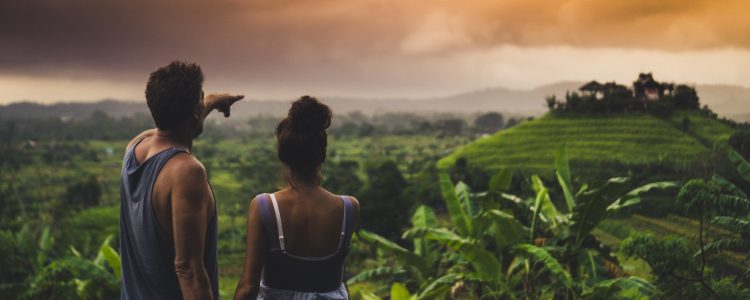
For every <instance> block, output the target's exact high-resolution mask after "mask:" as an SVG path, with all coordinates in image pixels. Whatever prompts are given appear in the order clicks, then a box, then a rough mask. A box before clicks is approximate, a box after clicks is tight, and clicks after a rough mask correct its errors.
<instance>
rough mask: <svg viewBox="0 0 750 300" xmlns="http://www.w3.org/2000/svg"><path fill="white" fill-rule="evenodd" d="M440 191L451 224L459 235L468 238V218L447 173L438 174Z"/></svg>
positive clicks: (469, 231)
mask: <svg viewBox="0 0 750 300" xmlns="http://www.w3.org/2000/svg"><path fill="white" fill-rule="evenodd" d="M440 190H441V191H442V192H443V199H444V200H445V207H446V208H448V213H449V214H450V216H451V222H453V226H455V227H456V229H457V230H458V232H459V233H460V234H461V235H464V236H468V235H469V234H470V233H471V223H470V220H469V217H468V216H467V214H466V212H465V211H464V209H463V206H462V205H461V202H460V201H459V200H458V195H456V189H455V187H454V186H453V183H452V182H451V178H450V176H448V174H447V173H440Z"/></svg>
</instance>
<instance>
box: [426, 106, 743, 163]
mask: <svg viewBox="0 0 750 300" xmlns="http://www.w3.org/2000/svg"><path fill="white" fill-rule="evenodd" d="M685 118H688V119H689V120H690V121H689V122H687V123H688V125H687V127H686V128H687V130H684V128H683V119H685ZM732 132H733V129H732V128H731V127H729V126H727V125H725V124H723V123H721V122H719V121H716V120H714V119H711V118H709V117H706V116H704V115H702V114H700V113H699V112H692V111H678V112H676V113H674V114H673V115H672V116H671V117H670V118H669V119H660V118H657V117H654V116H651V115H649V114H645V113H623V114H617V115H607V116H584V115H552V114H547V115H545V116H543V117H540V118H537V119H534V120H531V121H526V122H523V123H521V124H519V125H517V126H515V127H513V128H511V129H508V130H502V131H500V132H498V133H495V134H494V135H491V136H487V137H483V138H480V139H478V140H476V141H474V142H472V143H470V144H468V145H466V146H464V147H462V148H459V149H457V150H455V151H453V152H452V153H451V154H450V155H448V156H446V157H445V158H443V159H442V160H440V161H439V162H438V167H439V168H441V169H448V168H450V167H451V166H453V165H454V164H455V163H456V160H457V159H459V158H462V157H463V158H466V159H467V161H468V164H469V166H471V167H479V168H481V169H484V170H487V171H496V170H499V169H513V170H525V171H531V172H538V173H542V174H545V173H547V172H551V171H552V170H553V160H554V151H555V149H556V148H557V146H558V145H560V144H566V145H567V147H568V153H569V157H570V160H571V162H572V164H573V167H576V168H578V169H579V170H583V171H585V169H587V168H594V167H597V166H599V165H601V163H603V162H606V163H619V164H623V165H645V164H650V163H657V162H665V163H667V164H670V165H673V166H681V165H689V164H690V163H691V162H694V161H695V160H696V159H698V158H699V157H703V156H704V155H705V154H707V153H708V152H710V151H711V148H712V147H713V144H715V143H716V142H718V141H721V140H723V139H726V137H728V136H729V135H730V134H731V133H732Z"/></svg>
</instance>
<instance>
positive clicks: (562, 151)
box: [555, 144, 576, 212]
mask: <svg viewBox="0 0 750 300" xmlns="http://www.w3.org/2000/svg"><path fill="white" fill-rule="evenodd" d="M555 173H556V174H557V181H558V182H559V183H560V187H561V188H562V190H563V195H564V196H565V204H567V205H568V212H572V211H573V208H574V207H575V206H576V199H575V197H573V185H572V183H571V181H570V164H569V162H568V148H567V147H566V146H565V144H562V145H559V146H558V147H557V151H556V152H555Z"/></svg>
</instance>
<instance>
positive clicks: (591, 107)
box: [545, 84, 708, 116]
mask: <svg viewBox="0 0 750 300" xmlns="http://www.w3.org/2000/svg"><path fill="white" fill-rule="evenodd" d="M564 100H565V101H561V100H559V99H557V97H556V96H554V95H553V96H548V97H547V98H546V99H545V101H546V104H547V108H548V109H549V110H550V111H551V112H574V113H583V114H601V113H618V112H628V111H646V112H650V113H653V114H655V115H658V116H668V115H669V114H670V113H671V112H672V111H674V110H676V109H700V108H701V107H700V98H699V97H698V93H697V92H696V91H695V88H693V87H691V86H687V85H683V84H680V85H677V86H676V87H675V89H674V92H672V93H671V94H666V95H661V96H660V97H659V98H658V100H645V99H638V98H634V97H633V94H632V91H630V90H628V89H610V90H604V91H602V92H597V93H586V92H583V93H579V92H567V93H565V99H564ZM704 109H708V107H704Z"/></svg>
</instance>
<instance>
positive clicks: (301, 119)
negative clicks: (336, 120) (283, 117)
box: [287, 96, 331, 132]
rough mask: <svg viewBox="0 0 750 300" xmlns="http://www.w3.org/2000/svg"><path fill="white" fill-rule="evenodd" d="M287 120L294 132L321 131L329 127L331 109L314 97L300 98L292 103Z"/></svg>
mask: <svg viewBox="0 0 750 300" xmlns="http://www.w3.org/2000/svg"><path fill="white" fill-rule="evenodd" d="M287 118H288V119H289V121H290V122H291V125H292V128H293V129H294V131H297V132H314V131H323V130H326V129H327V128H328V127H329V126H331V109H329V108H328V106H327V105H325V104H323V103H321V102H320V101H318V99H315V98H314V97H310V96H302V97H300V98H299V99H297V101H294V103H292V108H290V109H289V113H288V115H287Z"/></svg>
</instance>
